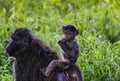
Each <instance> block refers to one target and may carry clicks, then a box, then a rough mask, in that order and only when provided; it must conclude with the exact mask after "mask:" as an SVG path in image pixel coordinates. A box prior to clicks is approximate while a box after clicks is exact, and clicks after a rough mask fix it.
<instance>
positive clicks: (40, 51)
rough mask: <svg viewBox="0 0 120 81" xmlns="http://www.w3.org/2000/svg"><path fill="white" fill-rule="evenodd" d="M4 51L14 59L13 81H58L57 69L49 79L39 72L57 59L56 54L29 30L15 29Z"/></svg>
mask: <svg viewBox="0 0 120 81" xmlns="http://www.w3.org/2000/svg"><path fill="white" fill-rule="evenodd" d="M6 51H7V52H8V55H9V56H11V57H14V58H15V61H14V78H15V80H14V81H58V80H57V72H58V70H57V69H55V70H54V71H53V72H52V73H51V74H50V76H49V77H45V76H44V75H43V74H42V72H41V71H40V69H41V68H46V67H47V66H48V64H49V63H50V62H51V61H52V60H57V59H59V57H58V56H57V53H56V52H55V51H54V50H52V49H51V48H50V47H48V46H47V45H46V44H45V43H44V42H43V41H42V40H41V39H38V38H36V37H35V36H33V34H32V33H31V32H30V31H29V30H27V29H24V28H20V29H16V30H15V31H14V33H13V34H12V35H11V40H10V43H9V45H8V46H7V48H6ZM79 72H81V71H79ZM66 77H67V76H66ZM63 81H70V80H63Z"/></svg>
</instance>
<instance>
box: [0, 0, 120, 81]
mask: <svg viewBox="0 0 120 81" xmlns="http://www.w3.org/2000/svg"><path fill="white" fill-rule="evenodd" d="M68 24H73V25H75V26H76V27H77V28H79V29H80V35H79V36H78V37H77V39H78V41H79V44H80V46H81V49H80V52H81V53H80V57H79V59H78V61H77V63H76V64H77V65H78V66H79V67H80V68H81V69H82V72H83V77H84V80H85V81H120V0H0V81H13V70H12V63H13V59H11V58H10V57H8V55H7V53H6V51H5V47H6V46H7V44H8V42H9V37H10V34H11V33H12V32H13V31H14V30H15V29H16V28H21V27H26V28H28V29H30V30H31V31H32V32H33V33H34V34H35V35H36V36H37V37H39V38H41V39H42V40H44V41H45V42H46V43H47V44H48V45H49V46H51V47H52V48H53V49H55V50H56V51H57V52H58V54H59V55H62V51H61V50H60V48H59V46H58V44H57V41H58V40H60V39H61V38H62V37H63V35H62V32H61V26H62V25H68Z"/></svg>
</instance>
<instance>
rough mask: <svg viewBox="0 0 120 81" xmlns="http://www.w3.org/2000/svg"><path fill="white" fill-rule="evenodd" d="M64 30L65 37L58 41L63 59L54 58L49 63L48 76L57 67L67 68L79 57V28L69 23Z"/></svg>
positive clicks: (45, 73) (46, 72)
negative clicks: (77, 38)
mask: <svg viewBox="0 0 120 81" xmlns="http://www.w3.org/2000/svg"><path fill="white" fill-rule="evenodd" d="M62 31H63V34H64V38H63V39H62V40H60V41H58V44H59V46H60V47H61V49H62V50H63V56H62V59H59V60H53V61H52V62H50V63H49V65H48V67H47V68H46V71H45V72H44V75H46V76H49V74H50V73H51V71H52V70H53V69H54V68H55V67H59V68H64V69H67V68H68V67H69V64H75V63H76V61H77V58H78V57H79V45H78V42H77V40H76V38H75V37H76V36H77V35H78V34H79V30H78V29H76V28H75V27H74V26H73V25H67V26H63V27H62Z"/></svg>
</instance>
